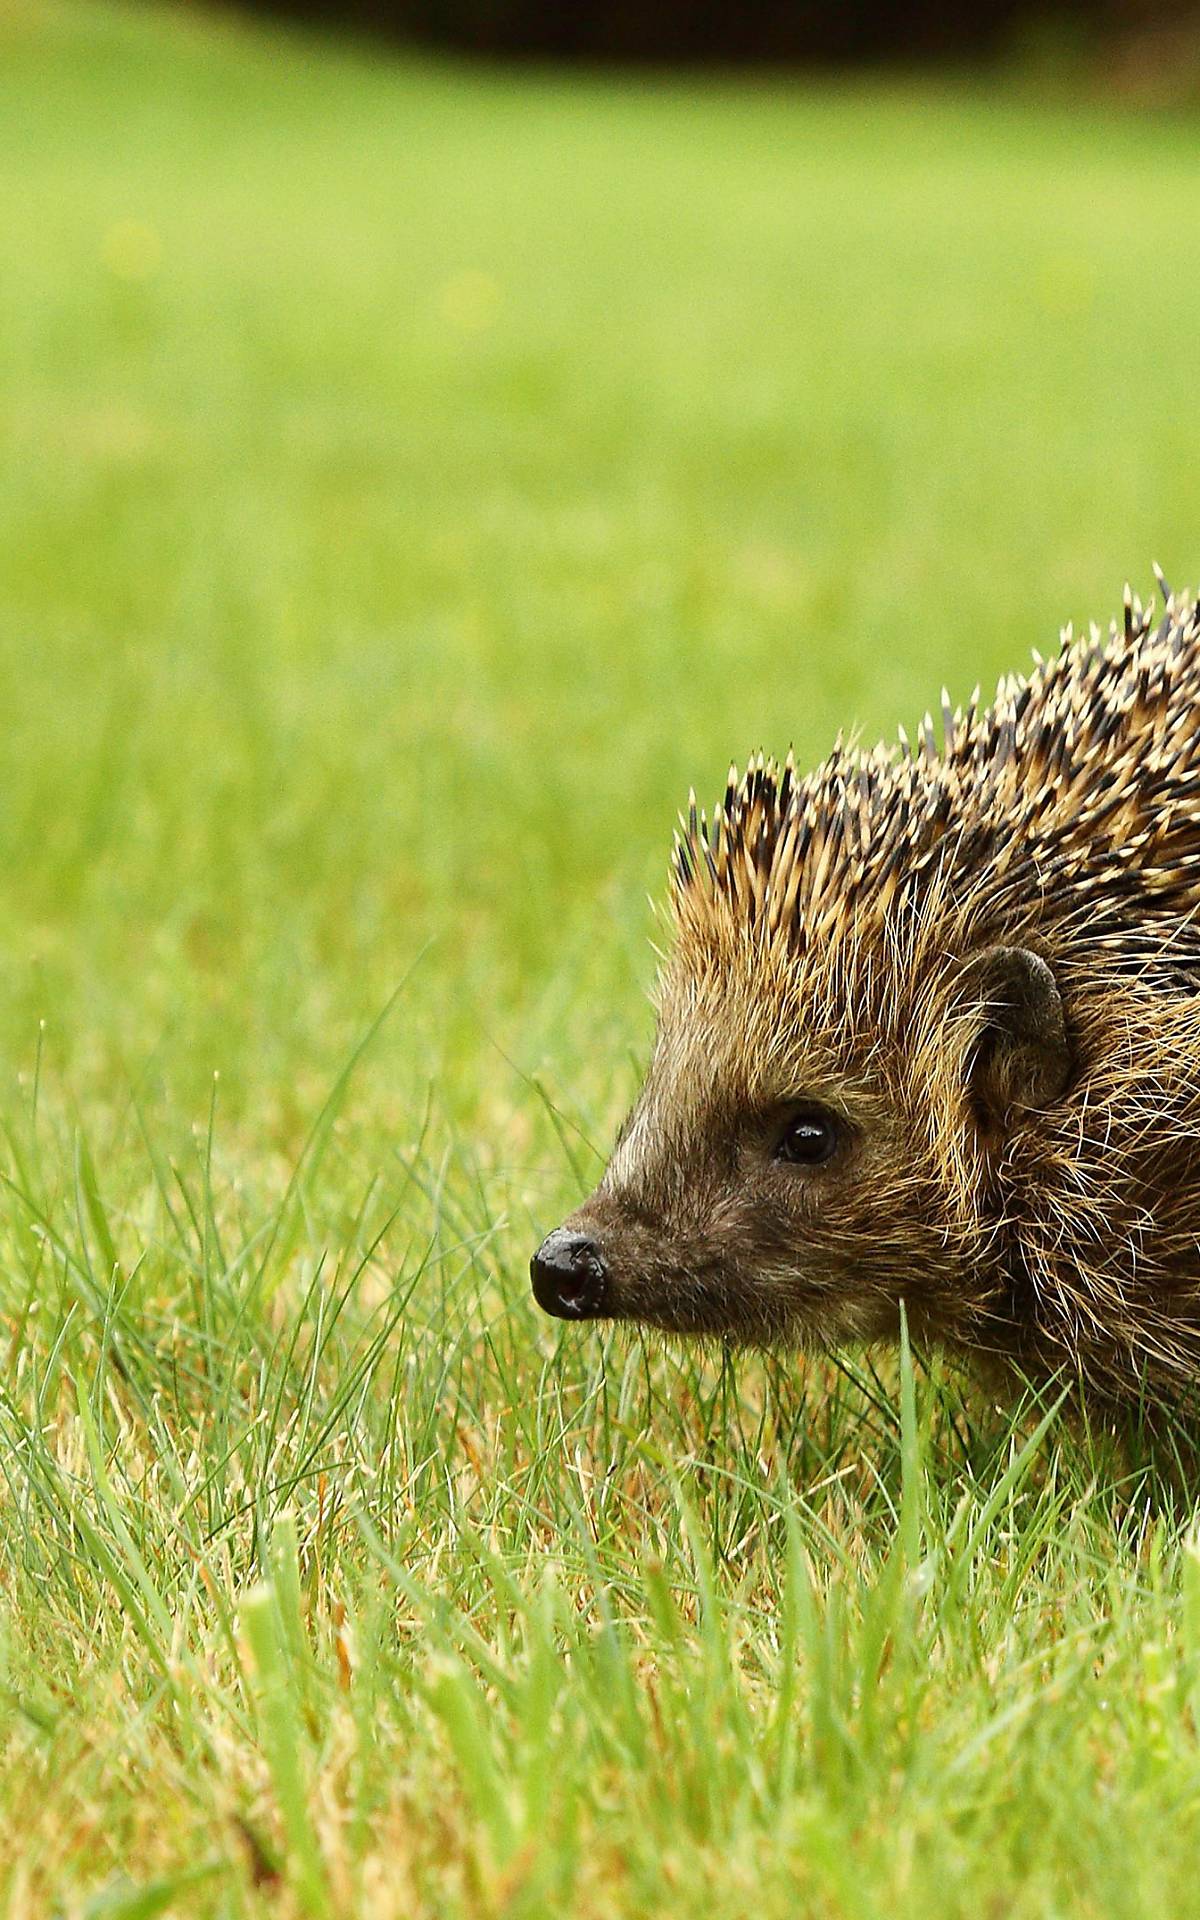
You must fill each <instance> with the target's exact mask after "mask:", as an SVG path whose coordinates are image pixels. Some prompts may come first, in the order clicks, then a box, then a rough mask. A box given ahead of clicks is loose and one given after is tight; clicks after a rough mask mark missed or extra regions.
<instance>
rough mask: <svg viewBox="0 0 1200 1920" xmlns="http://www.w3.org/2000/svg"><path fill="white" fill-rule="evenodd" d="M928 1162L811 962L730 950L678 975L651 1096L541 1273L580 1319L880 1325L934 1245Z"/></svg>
mask: <svg viewBox="0 0 1200 1920" xmlns="http://www.w3.org/2000/svg"><path fill="white" fill-rule="evenodd" d="M920 1167H921V1149H920V1143H919V1141H918V1140H917V1138H916V1137H915V1128H914V1122H913V1120H912V1118H911V1117H910V1116H909V1115H908V1114H907V1112H906V1111H904V1109H903V1108H902V1106H901V1105H900V1104H899V1103H898V1102H897V1100H896V1099H895V1097H894V1096H893V1094H892V1093H891V1091H890V1088H889V1085H888V1082H887V1079H886V1077H885V1076H884V1075H883V1074H882V1073H879V1072H872V1071H870V1070H869V1069H864V1068H863V1066H862V1065H861V1063H859V1062H856V1061H855V1060H854V1059H853V1058H852V1057H851V1056H850V1054H849V1051H848V1050H847V1049H846V1047H845V1046H844V1045H840V1044H839V1042H838V1038H837V1036H836V1034H831V1033H830V1032H828V1031H827V1030H826V1031H821V1030H819V1029H818V1028H817V1027H816V1026H815V1025H814V1022H813V1020H812V1017H811V1011H809V1012H808V1013H807V1017H806V1007H805V1003H804V983H803V979H802V978H801V977H800V976H799V975H798V974H797V973H796V972H795V971H794V969H792V968H790V967H788V966H785V965H783V964H782V963H780V964H778V965H776V966H775V967H774V968H772V966H771V962H770V960H769V959H765V958H764V956H763V955H762V953H761V952H758V953H756V954H754V955H753V956H747V957H746V958H745V961H744V963H743V964H740V965H738V966H736V967H735V966H731V965H730V964H729V956H728V955H726V956H724V957H723V964H722V965H721V966H719V967H713V968H709V969H706V970H704V971H702V972H701V973H700V974H699V975H696V974H692V975H690V976H681V975H679V974H678V973H676V974H675V975H672V974H668V976H667V979H666V980H665V982H664V985H663V991H662V997H661V1006H660V1019H659V1031H658V1037H657V1041H656V1045H655V1049H654V1055H653V1059H652V1061H651V1065H650V1070H649V1073H648V1075H647V1078H646V1083H645V1085H644V1087H643V1089H642V1092H641V1095H640V1097H639V1099H638V1101H637V1103H636V1105H635V1107H634V1109H633V1111H632V1113H631V1114H630V1116H629V1118H628V1120H627V1121H626V1123H625V1126H624V1127H623V1128H622V1130H621V1133H620V1136H619V1138H618V1141H617V1145H616V1148H615V1150H614V1152H613V1155H612V1159H611V1161H610V1164H609V1166H608V1169H607V1171H606V1173H605V1176H604V1179H603V1180H602V1182H601V1184H600V1186H599V1188H598V1189H597V1191H596V1192H595V1193H594V1194H593V1195H592V1196H591V1198H590V1199H589V1200H588V1201H586V1202H585V1204H584V1205H583V1206H582V1207H580V1208H579V1209H578V1210H577V1212H576V1213H574V1214H573V1215H572V1216H571V1217H570V1219H569V1220H567V1221H566V1223H565V1224H564V1226H562V1227H560V1228H559V1229H558V1230H557V1231H556V1232H555V1233H553V1234H551V1235H550V1236H549V1238H548V1239H547V1240H546V1241H545V1242H544V1243H543V1246H542V1248H541V1249H540V1251H539V1253H538V1255H537V1256H536V1257H535V1260H534V1263H533V1283H534V1291H535V1294H536V1296H537V1298H538V1300H539V1302H540V1303H541V1305H542V1306H544V1307H545V1308H547V1309H548V1310H549V1311H550V1312H552V1313H557V1314H559V1315H561V1316H563V1317H565V1318H576V1319H584V1318H617V1319H631V1320H637V1321H641V1322H644V1323H647V1324H650V1325H653V1326H657V1327H661V1328H663V1329H666V1330H669V1331H672V1332H677V1333H687V1334H714V1335H719V1336H722V1337H724V1338H727V1339H730V1340H735V1341H744V1342H750V1343H753V1344H756V1345H770V1344H776V1343H780V1342H788V1343H802V1344H818V1343H819V1344H825V1343H834V1342H839V1341H845V1340H864V1339H871V1338H874V1337H876V1336H877V1335H879V1334H880V1333H882V1332H884V1331H885V1330H887V1329H888V1328H890V1327H892V1326H894V1325H895V1322H896V1315H897V1302H898V1300H899V1298H900V1297H901V1294H902V1293H903V1291H904V1281H905V1276H906V1275H907V1274H908V1273H909V1272H910V1271H911V1268H912V1265H913V1260H914V1256H915V1254H916V1253H917V1252H918V1251H919V1250H920V1247H919V1241H918V1232H919V1229H918V1222H919V1220H920V1219H921V1218H928V1210H927V1209H926V1208H924V1207H922V1206H921V1205H920V1204H919V1189H920V1186H921V1181H922V1174H921V1171H920ZM924 1237H925V1236H922V1239H923V1238H924Z"/></svg>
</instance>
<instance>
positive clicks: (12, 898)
mask: <svg viewBox="0 0 1200 1920" xmlns="http://www.w3.org/2000/svg"><path fill="white" fill-rule="evenodd" d="M1198 206H1200V147H1198V145H1197V141H1196V136H1195V128H1194V126H1193V125H1191V124H1189V123H1187V122H1186V121H1184V120H1183V119H1181V118H1177V117H1173V116H1171V115H1170V114H1167V113H1162V114H1158V113H1155V112H1153V111H1150V110H1142V111H1139V112H1135V111H1134V110H1132V109H1131V108H1129V107H1126V106H1123V105H1121V104H1120V103H1119V102H1116V101H1113V100H1110V99H1106V98H1103V97H1097V98H1085V97H1080V98H1078V99H1077V100H1075V101H1074V102H1072V103H1067V102H1066V101H1064V100H1062V99H1059V100H1053V99H1047V98H1045V97H1042V96H1039V95H1037V94H1036V93H1034V94H1030V93H1029V92H1027V91H1025V92H1023V91H1022V90H1020V89H1019V88H1015V87H1014V86H1012V85H1011V84H1009V85H1005V86H1000V85H997V86H995V87H985V86H983V85H982V84H980V83H977V82H967V81H961V82H956V83H953V84H951V83H949V82H947V83H944V84H941V85H937V84H934V83H932V82H924V81H921V82H918V81H912V82H902V81H900V80H890V81H884V80H875V81H870V82H858V83H851V82H849V81H826V82H820V81H815V80H814V81H801V80H788V81H783V80H771V81H766V80H754V79H752V78H749V79H743V80H738V81H733V80H727V81H725V80H719V79H713V78H709V79H690V80H689V79H671V78H664V77H662V76H651V77H643V78H640V79H639V78H630V77H621V76H615V75H609V76H607V77H605V76H592V77H583V76H559V75H555V74H552V73H541V72H536V71H530V72H506V71H502V70H499V69H496V70H492V69H488V68H483V67H480V68H472V67H469V66H457V65H454V64H452V63H448V62H434V61H425V62H423V61H419V60H417V59H413V58H409V59H405V58H401V57H385V56H384V55H383V54H381V53H380V52H379V51H377V50H371V49H366V48H362V49H356V48H354V47H345V46H342V47H337V46H333V45H328V44H326V43H324V42H322V41H321V40H320V39H318V38H316V37H305V36H303V35H293V36H289V35H288V34H286V33H285V32H284V31H283V30H282V29H279V30H276V31H270V32H268V31H263V30H258V29H254V28H251V27H249V26H246V25H244V24H241V23H239V22H238V21H236V20H235V19H234V18H232V17H227V16H224V15H218V14H214V15H212V16H207V15H205V14H203V13H200V12H197V11H192V10H187V11H184V10H180V11H178V12H175V13H170V12H158V11H155V10H153V9H152V8H149V7H147V8H144V9H137V10H134V9H130V10H128V11H125V10H119V9H116V8H113V7H111V6H109V5H106V4H96V5H94V6H90V7H88V6H84V5H76V4H66V5H58V4H46V0H11V4H10V5H9V7H8V8H7V9H6V10H5V11H4V12H3V14H0V447H2V448H3V458H2V460H0V714H2V718H3V725H2V726H0V793H2V795H3V808H2V810H0V929H2V931H0V943H2V945H0V952H2V955H3V975H2V978H3V993H2V994H0V1325H2V1329H3V1335H4V1337H3V1344H2V1345H0V1459H2V1462H3V1475H2V1478H0V1488H2V1493H0V1499H2V1500H3V1525H2V1528H0V1668H2V1670H0V1714H2V1716H3V1721H4V1741H3V1757H2V1760H0V1810H2V1813H3V1819H2V1820H0V1888H3V1892H4V1905H5V1910H6V1911H7V1912H9V1913H11V1914H13V1915H14V1916H17V1920H21V1917H22V1916H35V1915H44V1914H47V1913H50V1912H62V1913H64V1914H68V1915H87V1916H89V1917H90V1920H101V1916H105V1917H106V1920H117V1917H118V1916H125V1920H134V1917H135V1916H139V1917H140V1916H149V1915H153V1914H157V1913H168V1912H169V1913H171V1914H179V1915H189V1916H190V1915H231V1916H234V1915H238V1916H240V1915H245V1916H257V1915H265V1914H268V1913H269V1914H271V1915H277V1914H279V1915H284V1916H287V1915H318V1916H319V1915H337V1916H341V1915H344V1914H350V1913H354V1912H359V1911H361V1912H363V1913H369V1914H371V1915H373V1916H374V1915H378V1916H381V1917H382V1920H387V1917H388V1916H391V1915H395V1916H401V1915H404V1916H409V1915H413V1914H422V1913H429V1914H438V1915H443V1914H444V1915H450V1916H453V1915H487V1916H499V1915H529V1916H533V1915H541V1914H546V1913H554V1914H558V1913H562V1914H578V1915H581V1916H585V1917H586V1916H609V1915H612V1916H625V1915H638V1916H640V1915H644V1914H654V1915H664V1916H666V1915H687V1916H689V1920H690V1917H691V1916H693V1915H694V1914H695V1913H696V1911H697V1910H698V1909H699V1910H702V1911H708V1912H711V1913H713V1914H714V1915H719V1916H721V1917H722V1920H724V1917H725V1916H737V1915H748V1916H753V1917H754V1920H774V1916H780V1917H781V1920H782V1917H783V1916H787V1917H788V1920H794V1916H796V1915H814V1916H825V1915H831V1916H845V1920H870V1917H871V1916H875V1915H880V1916H886V1920H901V1917H902V1916H909V1915H914V1916H915V1915H920V1916H929V1915H937V1916H942V1915H945V1916H951V1915H958V1914H962V1915H968V1914H969V1915H972V1916H975V1915H980V1914H983V1915H990V1916H996V1920H1010V1917H1015V1920H1025V1917H1026V1916H1046V1917H1047V1920H1049V1917H1050V1916H1063V1915H1067V1914H1070V1915H1076V1914H1079V1915H1086V1916H1092V1915H1110V1914H1111V1915H1129V1916H1133V1915H1141V1914H1169V1915H1173V1916H1176V1915H1187V1914H1191V1913H1197V1914H1200V1885H1198V1882H1197V1875H1196V1860H1197V1856H1198V1849H1200V1733H1198V1727H1197V1714H1198V1713H1200V1556H1198V1553H1197V1551H1196V1550H1195V1549H1194V1547H1193V1544H1192V1543H1191V1536H1190V1533H1189V1515H1188V1513H1187V1511H1186V1504H1185V1503H1184V1502H1183V1501H1181V1500H1180V1499H1179V1497H1178V1496H1177V1494H1176V1493H1173V1492H1172V1488H1171V1485H1170V1483H1169V1482H1168V1481H1167V1480H1166V1479H1165V1478H1164V1476H1163V1475H1161V1474H1157V1475H1150V1476H1149V1477H1147V1475H1146V1474H1145V1473H1144V1472H1143V1471H1142V1470H1141V1468H1140V1467H1139V1463H1138V1459H1137V1456H1136V1453H1135V1452H1131V1451H1130V1450H1128V1449H1125V1450H1120V1449H1114V1448H1113V1447H1111V1446H1110V1445H1109V1444H1108V1443H1107V1441H1106V1440H1105V1439H1104V1437H1103V1436H1097V1435H1091V1436H1089V1435H1086V1434H1084V1433H1081V1432H1079V1431H1078V1430H1075V1429H1073V1428H1072V1427H1070V1426H1069V1425H1068V1424H1066V1423H1065V1422H1064V1421H1063V1420H1062V1419H1061V1418H1060V1417H1058V1416H1055V1415H1054V1414H1053V1412H1052V1411H1051V1412H1050V1413H1049V1414H1048V1415H1047V1416H1046V1417H1043V1416H1042V1415H1041V1413H1040V1410H1039V1409H1037V1408H1031V1407H1024V1408H1018V1409H1012V1408H1008V1407H998V1406H996V1405H994V1404H992V1403H991V1402H989V1401H988V1399H987V1398H986V1397H985V1396H984V1395H983V1394H982V1393H981V1392H980V1391H979V1390H978V1389H976V1388H973V1387H972V1386H971V1384H970V1383H969V1382H965V1383H964V1382H962V1381H960V1380H958V1379H956V1378H955V1377H954V1376H953V1375H951V1374H949V1373H948V1372H947V1371H946V1370H945V1369H944V1368H943V1367H942V1366H941V1365H940V1364H939V1363H937V1362H936V1360H935V1361H932V1362H931V1361H929V1360H928V1359H927V1357H925V1356H917V1357H916V1359H915V1360H914V1361H913V1362H912V1363H911V1364H904V1365H898V1364H897V1363H896V1362H895V1361H887V1360H885V1361H884V1362H883V1363H882V1364H881V1365H879V1366H878V1367H876V1365H875V1364H873V1362H872V1361H871V1360H870V1359H869V1358H868V1357H864V1356H857V1357H855V1356H852V1357H850V1359H849V1361H848V1363H847V1365H846V1366H845V1367H844V1368H834V1367H833V1366H828V1365H823V1364H822V1365H817V1364H815V1363H812V1362H809V1363H805V1362H803V1361H800V1360H798V1361H796V1362H795V1363H794V1364H789V1365H784V1364H782V1363H778V1364H776V1363H772V1364H770V1365H767V1364H763V1363H760V1362H757V1361H752V1360H741V1361H739V1362H738V1363H737V1364H736V1365H735V1364H734V1363H733V1362H731V1361H729V1360H724V1361H722V1360H721V1359H720V1358H719V1357H718V1356H713V1355H710V1356H706V1357H705V1356H697V1355H694V1354H689V1353H687V1352H684V1351H681V1350H675V1349H670V1350H662V1349H660V1348H659V1347H657V1346H652V1345H648V1344H646V1343H644V1342H642V1341H641V1340H639V1339H638V1338H636V1337H635V1336H633V1335H630V1334H627V1333H608V1334H604V1333H597V1332H595V1331H589V1330H586V1329H572V1328H569V1327H568V1328H566V1329H565V1330H563V1329H560V1328H559V1327H558V1326H556V1325H553V1324H551V1323H550V1322H548V1321H546V1320H543V1319H542V1318H541V1317H540V1316H538V1314H537V1313H536V1312H535V1310H534V1309H533V1308H532V1306H531V1304H530V1302H529V1299H528V1282H527V1271H526V1269H527V1261H528V1256H529V1252H530V1250H531V1247H532V1246H533V1245H534V1244H535V1243H536V1241H537V1239H538V1238H539V1237H540V1235H541V1233H542V1232H543V1231H544V1230H545V1229H546V1228H548V1227H549V1226H551V1225H553V1224H554V1223H555V1222H556V1221H557V1220H558V1219H559V1218H560V1217H561V1215H562V1213H563V1212H564V1211H565V1210H566V1209H567V1208H568V1206H569V1205H570V1204H571V1202H572V1199H573V1197H574V1196H575V1195H577V1194H578V1193H579V1192H580V1190H581V1189H582V1188H583V1187H584V1186H585V1185H586V1184H587V1182H588V1181H589V1180H590V1179H591V1178H592V1177H593V1175H594V1173H595V1170H596V1168H597V1166H598V1164H599V1156H600V1155H602V1153H603V1149H604V1145H605V1143H606V1141H608V1140H609V1139H611V1136H612V1132H613V1129H614V1126H615V1124H616V1122H617V1121H618V1119H619V1117H620V1115H621V1112H622V1110H623V1107H624V1105H625V1103H626V1101H627V1100H628V1098H629V1095H630V1093H631V1091H632V1089H633V1087H634V1085H635V1083H636V1075H637V1062H638V1059H639V1057H640V1056H641V1055H642V1054H643V1053H644V1050H645V1047H646V1043H647V1040H648V1036H649V1030H650V1016H649V1012H648V1007H647V1002H646V994H645V989H646V988H647V986H648V985H649V982H650V978H651V972H652V954H651V950H650V945H649V939H650V937H651V935H652V934H653V932H654V925H653V921H652V917H651V915H650V912H649V909H648V907H647V905H646V894H647V892H648V891H649V892H652V893H656V894H657V893H658V892H660V891H661V883H662V878H663V874H664V871H665V863H666V856H667V851H668V847H669V840H670V831H671V825H672V821H673V817H674V813H675V809H676V808H677V806H678V805H679V803H680V802H681V801H682V800H683V799H684V797H685V796H686V793H687V789H688V786H689V784H691V783H692V782H694V783H695V784H696V786H697V788H698V789H699V790H700V791H701V792H702V793H705V794H713V795H715V793H716V792H717V790H718V789H719V787H720V786H721V784H722V782H723V777H724V772H725V768H726V765H727V763H728V760H729V757H730V755H731V754H734V755H738V756H744V755H745V754H746V753H747V752H748V751H750V750H752V749H754V748H757V747H758V746H760V745H763V746H767V747H771V748H784V747H786V746H787V744H788V743H789V741H794V742H795V746H796V750H797V753H798V755H799V757H800V758H801V759H811V758H813V757H816V756H819V755H820V754H821V753H822V752H824V751H825V750H826V749H827V747H828V746H829V744H830V742H831V741H832V739H833V737H834V735H835V733H836V732H837V731H838V729H839V728H842V727H845V728H851V729H861V730H862V731H863V732H864V733H865V734H866V735H867V736H868V737H871V736H874V735H876V734H877V733H879V732H887V733H890V732H892V731H893V730H894V728H895V726H896V725H897V723H899V722H901V721H903V722H904V723H906V724H907V725H909V726H910V727H911V726H912V724H913V722H914V721H915V720H917V719H919V717H920V715H921V713H922V711H923V709H924V708H925V706H926V705H927V704H929V703H930V702H932V701H934V700H936V697H937V695H938V692H939V690H940V687H941V685H942V683H943V681H945V682H946V683H947V684H948V686H949V688H950V690H951V692H952V694H954V695H955V696H956V697H962V696H963V695H965V694H966V693H968V692H969V691H970V689H971V687H972V685H973V684H974V683H975V682H976V681H977V680H981V681H983V682H984V683H985V684H986V683H987V682H988V681H989V680H991V679H994V678H995V676H996V675H997V674H999V673H1000V672H1002V671H1005V670H1008V669H1010V668H1016V667H1020V666H1021V665H1022V664H1023V663H1025V662H1026V661H1027V659H1028V656H1029V652H1030V649H1031V648H1033V647H1035V646H1037V647H1040V648H1042V649H1043V650H1047V649H1048V648H1050V647H1051V646H1052V645H1053V644H1054V640H1055V636H1056V633H1057V630H1058V627H1059V624H1060V623H1061V622H1062V621H1063V620H1065V619H1067V618H1073V619H1074V620H1075V621H1076V622H1077V623H1079V622H1080V621H1086V620H1087V619H1089V618H1092V617H1096V618H1101V619H1107V617H1108V616H1109V614H1110V613H1111V612H1112V611H1113V610H1114V609H1115V608H1116V607H1117V606H1118V605H1119V601H1120V594H1121V589H1122V586H1123V583H1124V581H1125V578H1126V576H1129V577H1131V578H1132V579H1133V580H1134V583H1135V585H1137V586H1138V587H1140V588H1142V589H1143V590H1147V591H1148V590H1149V588H1150V587H1151V585H1152V582H1151V579H1150V563H1151V561H1152V560H1155V559H1157V560H1159V561H1161V563H1162V565H1163V566H1164V568H1165V569H1166V571H1167V573H1168V575H1171V574H1172V573H1173V572H1177V573H1179V574H1180V575H1183V576H1186V575H1187V574H1188V573H1189V572H1190V574H1191V575H1192V577H1193V578H1194V577H1195V574H1196V572H1197V570H1198V562H1200V548H1198V546H1197V541H1198V539H1200V461H1198V458H1197V444H1198V440H1197V425H1198V422H1197V411H1196V399H1197V392H1198V390H1200V378H1198V376H1200V361H1198V350H1197V330H1196V323H1195V315H1196V313H1197V312H1198V311H1200V255H1198V253H1197V250H1196V247H1195V244H1194V242H1195V230H1196V210H1197V207H1198Z"/></svg>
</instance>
